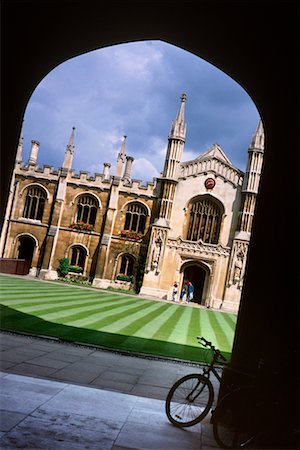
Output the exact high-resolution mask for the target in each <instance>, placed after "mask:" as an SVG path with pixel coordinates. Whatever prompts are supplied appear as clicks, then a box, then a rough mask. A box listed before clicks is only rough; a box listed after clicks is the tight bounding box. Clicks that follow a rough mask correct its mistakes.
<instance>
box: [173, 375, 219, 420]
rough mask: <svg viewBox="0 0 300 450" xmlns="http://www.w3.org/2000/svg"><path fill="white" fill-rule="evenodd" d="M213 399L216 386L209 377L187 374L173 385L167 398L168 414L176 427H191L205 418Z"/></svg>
mask: <svg viewBox="0 0 300 450" xmlns="http://www.w3.org/2000/svg"><path fill="white" fill-rule="evenodd" d="M188 397H189V398H188ZM213 401H214V388H213V385H212V383H211V381H210V380H209V379H208V378H207V377H205V376H203V375H201V374H190V375H186V376H184V377H182V378H180V379H179V380H178V381H176V383H175V384H174V385H173V386H172V387H171V389H170V391H169V393H168V395H167V398H166V404H165V407H166V414H167V417H168V419H169V421H170V422H171V423H172V424H173V425H175V426H176V427H191V426H193V425H196V424H197V423H198V422H200V421H201V420H202V419H204V417H205V416H206V415H207V414H208V412H209V410H210V408H211V406H212V404H213Z"/></svg>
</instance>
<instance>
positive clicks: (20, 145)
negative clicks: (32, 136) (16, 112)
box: [16, 120, 24, 163]
mask: <svg viewBox="0 0 300 450" xmlns="http://www.w3.org/2000/svg"><path fill="white" fill-rule="evenodd" d="M23 126H24V120H23V122H22V126H21V131H20V137H19V142H18V147H17V153H16V163H19V162H21V161H22V151H23V142H24V138H23Z"/></svg>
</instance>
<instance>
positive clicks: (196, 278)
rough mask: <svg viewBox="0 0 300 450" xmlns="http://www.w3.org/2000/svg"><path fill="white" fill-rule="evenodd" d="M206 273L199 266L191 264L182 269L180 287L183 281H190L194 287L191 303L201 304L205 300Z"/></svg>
mask: <svg viewBox="0 0 300 450" xmlns="http://www.w3.org/2000/svg"><path fill="white" fill-rule="evenodd" d="M208 276H209V274H208V272H207V270H206V269H205V268H204V267H203V266H202V265H201V264H195V263H191V264H188V265H186V266H185V267H183V279H182V287H181V289H182V288H183V285H184V282H185V281H187V280H188V281H191V283H192V284H193V286H194V298H193V302H195V303H198V304H202V303H204V301H205V298H206V292H207V286H208Z"/></svg>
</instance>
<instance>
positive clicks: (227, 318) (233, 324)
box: [223, 313, 237, 333]
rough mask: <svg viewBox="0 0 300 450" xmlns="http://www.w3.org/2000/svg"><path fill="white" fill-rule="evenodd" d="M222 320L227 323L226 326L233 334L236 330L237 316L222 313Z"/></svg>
mask: <svg viewBox="0 0 300 450" xmlns="http://www.w3.org/2000/svg"><path fill="white" fill-rule="evenodd" d="M223 319H224V320H225V321H226V322H227V324H228V325H229V327H230V329H231V331H232V332H233V333H234V332H235V328H236V321H237V316H236V315H235V314H228V313H224V314H223Z"/></svg>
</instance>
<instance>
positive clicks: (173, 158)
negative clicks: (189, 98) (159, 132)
mask: <svg viewBox="0 0 300 450" xmlns="http://www.w3.org/2000/svg"><path fill="white" fill-rule="evenodd" d="M185 102H186V94H182V96H181V104H180V107H179V111H178V114H177V117H176V120H175V121H174V122H173V123H172V126H171V131H170V135H169V140H168V149H167V154H166V159H165V166H164V170H163V177H164V178H169V179H172V180H177V178H178V175H179V167H180V162H181V157H182V152H183V146H184V143H185V136H186V123H185V121H184V110H185Z"/></svg>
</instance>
